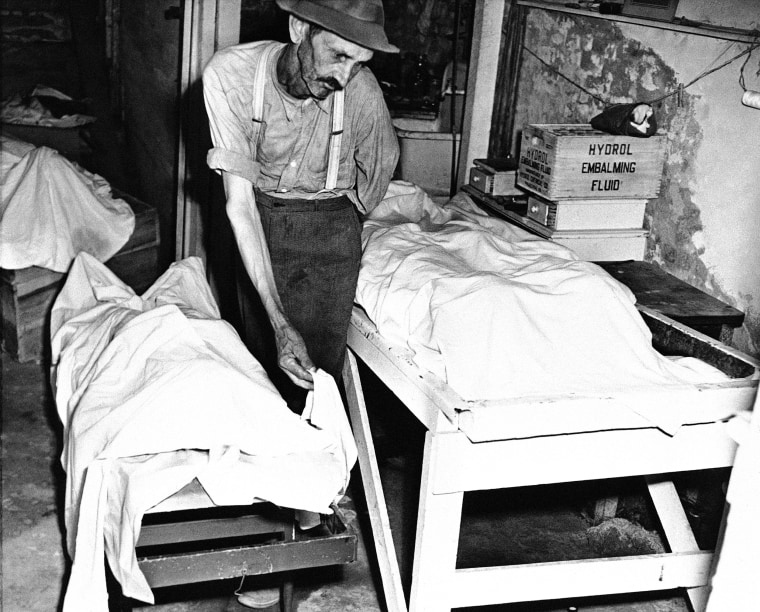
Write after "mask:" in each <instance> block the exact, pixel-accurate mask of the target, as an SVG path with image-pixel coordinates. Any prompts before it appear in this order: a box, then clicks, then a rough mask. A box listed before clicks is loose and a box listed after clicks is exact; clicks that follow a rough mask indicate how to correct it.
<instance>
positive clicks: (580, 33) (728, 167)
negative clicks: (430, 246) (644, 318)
mask: <svg viewBox="0 0 760 612" xmlns="http://www.w3.org/2000/svg"><path fill="white" fill-rule="evenodd" d="M734 1H736V2H739V3H740V4H741V3H742V0H734ZM745 8H746V7H745ZM755 10H756V12H757V21H756V23H760V5H758V6H757V7H756V9H755ZM745 27H746V25H745ZM525 45H526V47H527V48H528V49H530V50H531V51H533V52H534V53H536V54H537V55H538V56H539V57H541V58H542V59H544V60H545V61H547V62H548V63H549V64H550V65H551V66H553V67H554V68H556V69H557V70H558V71H560V72H561V73H562V74H564V75H565V76H567V77H569V78H570V79H572V80H573V81H575V82H577V83H578V84H580V85H582V86H583V87H584V88H585V89H587V90H588V91H589V92H591V93H593V94H595V95H597V96H599V97H601V98H602V99H604V100H605V101H608V102H633V101H653V100H656V99H658V98H659V97H661V96H663V95H665V94H667V93H670V92H673V91H676V92H677V91H678V90H679V86H680V85H682V84H686V83H688V82H689V81H691V80H692V79H693V78H694V77H696V76H697V75H698V74H700V73H701V72H702V71H704V70H706V69H709V68H712V67H714V66H717V65H719V64H720V63H721V62H722V61H725V60H726V59H728V58H730V57H732V56H733V55H735V54H737V53H739V52H740V51H741V50H743V49H745V48H746V45H743V44H738V43H737V44H733V45H732V43H731V42H729V41H725V40H719V39H715V38H709V37H703V36H696V35H692V34H686V33H681V32H671V31H666V30H661V29H656V28H650V27H645V26H640V25H631V24H624V23H618V22H614V21H607V20H603V19H598V18H593V17H585V16H575V15H567V14H562V13H556V12H550V11H544V10H540V9H530V10H529V11H528V14H527V27H526V37H525ZM716 58H720V59H719V60H717V59H716ZM759 59H760V51H759V52H756V53H755V54H754V55H753V56H752V57H751V58H750V61H749V62H748V65H747V67H746V68H745V80H746V82H747V86H748V87H750V88H752V84H753V83H754V84H755V87H754V89H760V79H759V78H758V77H757V72H758V69H759V68H760V62H759ZM743 60H744V58H742V60H740V61H737V62H735V63H733V64H731V65H730V66H729V67H727V68H724V69H723V70H720V71H718V72H715V73H713V74H711V75H709V76H707V77H705V78H704V79H702V80H700V81H699V82H698V83H696V84H694V85H693V86H692V87H690V88H688V89H685V90H683V91H682V92H681V93H680V94H677V95H674V96H671V97H668V98H666V99H665V100H662V101H661V102H658V103H656V104H655V105H654V107H655V115H656V117H657V121H658V125H659V127H660V128H662V129H663V130H664V131H665V133H666V134H667V155H666V163H665V169H664V173H663V180H662V186H661V190H660V196H659V198H657V199H655V200H652V201H650V202H649V205H648V206H647V214H646V219H645V226H646V227H648V229H649V230H650V236H649V239H648V241H647V248H646V255H645V259H647V260H648V261H654V262H657V263H659V264H660V265H662V267H663V268H664V269H665V270H667V271H668V272H670V273H671V274H674V275H675V276H678V277H679V278H681V279H683V280H685V281H687V282H688V283H690V284H692V285H694V286H696V287H698V288H699V289H702V290H704V291H706V292H707V293H710V294H711V295H713V296H715V297H717V298H719V299H722V300H723V301H725V302H727V303H729V304H731V305H733V306H735V307H737V308H739V309H740V310H742V311H743V312H745V314H746V319H745V324H744V326H743V328H742V329H740V330H738V331H737V332H736V333H735V334H734V344H735V345H736V346H737V347H738V348H740V349H741V350H744V351H746V352H748V353H751V354H755V355H757V354H758V353H759V352H760V265H758V264H760V240H758V239H757V234H758V230H760V195H759V194H760V156H758V154H757V150H756V149H757V143H758V142H760V110H757V109H750V108H747V107H745V106H743V105H742V104H741V101H740V100H741V94H742V89H741V87H740V86H739V82H738V77H739V70H740V68H741V64H742V62H743ZM602 108H603V104H602V103H601V102H599V101H598V100H595V99H594V98H593V97H592V96H590V95H589V94H588V93H585V92H583V91H582V90H581V89H579V88H578V87H576V86H575V85H573V84H571V83H569V82H568V81H567V80H565V79H563V78H561V77H560V76H558V75H557V74H556V73H555V72H553V71H551V70H550V69H549V68H547V67H545V66H543V65H542V64H541V63H540V62H539V61H538V60H536V59H535V58H534V57H533V56H531V55H530V54H529V53H527V52H524V54H523V61H522V65H521V69H520V86H519V91H518V99H517V113H516V116H517V119H516V125H515V129H516V132H517V133H518V135H519V131H520V130H521V128H522V126H523V125H525V124H529V123H585V122H588V121H589V119H590V118H591V117H593V116H594V115H595V114H596V113H597V112H599V111H600V110H601V109H602ZM516 142H519V140H516Z"/></svg>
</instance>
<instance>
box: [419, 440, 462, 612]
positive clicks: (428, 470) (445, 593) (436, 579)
mask: <svg viewBox="0 0 760 612" xmlns="http://www.w3.org/2000/svg"><path fill="white" fill-rule="evenodd" d="M436 437H437V436H436V434H435V433H434V432H431V431H428V432H427V433H426V435H425V454H424V457H423V462H422V482H421V485H420V507H419V511H418V513H417V537H416V541H415V546H414V570H413V577H412V592H411V596H410V601H409V612H444V611H446V612H449V611H450V610H451V601H452V599H451V592H450V590H449V589H450V587H451V586H452V582H453V579H454V572H455V570H456V561H457V549H458V546H459V526H460V524H461V519H462V499H463V497H464V494H463V493H462V492H461V491H459V492H454V493H445V494H436V493H434V492H433V483H434V481H435V470H436V468H437V463H438V461H437V458H438V444H437V439H436Z"/></svg>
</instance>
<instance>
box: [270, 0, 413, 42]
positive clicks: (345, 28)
mask: <svg viewBox="0 0 760 612" xmlns="http://www.w3.org/2000/svg"><path fill="white" fill-rule="evenodd" d="M276 3H277V6H279V7H280V8H281V9H282V10H283V11H286V12H288V13H291V14H293V15H295V16H296V17H298V18H299V19H303V20H304V21H309V22H311V23H316V24H317V25H318V26H320V27H322V28H324V29H325V30H328V31H330V32H332V33H333V34H337V35H338V36H340V37H341V38H345V39H346V40H350V41H351V42H353V43H356V44H357V45H360V46H362V47H366V48H367V49H372V50H373V51H382V52H384V53H398V52H399V48H398V47H396V46H395V45H392V44H390V43H389V42H388V37H387V36H386V35H385V30H383V28H382V27H381V26H379V25H378V24H376V23H372V22H369V21H360V20H359V19H354V18H352V17H349V16H347V15H346V14H345V13H341V12H338V11H335V10H333V9H331V8H328V7H326V6H317V5H314V4H311V3H310V2H302V1H301V0H276Z"/></svg>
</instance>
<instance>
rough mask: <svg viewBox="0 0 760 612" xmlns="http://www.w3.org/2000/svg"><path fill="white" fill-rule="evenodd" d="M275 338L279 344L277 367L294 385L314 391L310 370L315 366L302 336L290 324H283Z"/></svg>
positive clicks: (275, 332)
mask: <svg viewBox="0 0 760 612" xmlns="http://www.w3.org/2000/svg"><path fill="white" fill-rule="evenodd" d="M274 338H275V342H276V343H277V365H279V366H280V368H281V369H282V371H283V372H285V374H287V375H288V378H290V380H292V381H293V383H294V384H296V385H298V386H299V387H301V388H303V389H313V388H314V381H313V379H312V377H311V373H310V372H309V370H313V369H314V367H315V366H314V363H313V362H312V361H311V358H310V357H309V353H308V351H307V350H306V344H305V343H304V341H303V338H301V334H299V333H298V331H296V329H295V328H294V327H293V326H292V325H291V324H290V323H289V322H283V323H281V324H280V325H278V326H277V327H275V330H274Z"/></svg>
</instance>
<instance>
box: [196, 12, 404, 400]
mask: <svg viewBox="0 0 760 612" xmlns="http://www.w3.org/2000/svg"><path fill="white" fill-rule="evenodd" d="M277 5H278V6H279V7H280V8H282V9H283V10H285V11H287V12H288V13H289V14H290V15H289V31H290V38H291V43H290V44H283V43H274V42H269V41H264V42H256V43H248V44H243V45H238V46H235V47H231V48H228V49H224V50H222V51H220V52H218V53H217V54H216V55H215V56H214V57H213V58H212V60H211V61H210V62H209V64H208V66H207V67H206V69H205V71H204V75H203V87H204V95H205V99H206V108H207V111H208V115H209V123H210V128H211V135H212V140H213V144H214V148H213V149H211V150H210V151H209V155H208V164H209V167H210V168H212V169H214V170H216V171H218V172H220V173H221V175H222V177H223V180H224V187H225V192H226V196H227V204H226V209H227V214H228V217H229V219H230V222H231V225H232V228H233V231H234V234H235V239H236V242H237V245H238V251H239V254H240V258H239V259H240V263H241V264H242V265H241V267H242V270H243V273H242V274H239V275H238V293H239V294H240V295H241V296H242V299H241V310H242V311H243V312H242V318H243V327H244V333H243V335H244V336H245V337H246V338H245V339H246V342H247V344H248V346H249V348H250V349H251V351H252V352H253V353H254V355H255V356H256V357H257V358H258V359H259V360H260V361H261V362H262V363H263V364H264V366H265V367H266V368H267V370H268V372H269V374H270V376H271V377H272V379H273V381H274V382H275V384H277V386H278V388H279V389H280V392H281V393H282V394H283V396H284V397H285V398H286V399H288V400H289V403H290V404H291V405H295V406H296V407H297V406H298V404H299V403H300V402H301V401H302V395H303V394H305V391H300V393H296V394H295V399H293V398H294V394H293V391H294V388H293V385H296V386H297V387H300V388H301V389H309V388H311V387H312V377H311V373H310V370H312V369H313V368H315V367H319V368H322V369H323V370H325V371H326V372H328V373H329V374H332V375H333V376H334V377H338V376H339V375H340V371H341V367H342V362H343V357H344V354H345V344H346V332H347V329H348V322H349V318H350V313H351V308H352V304H353V297H354V293H355V290H356V279H357V276H358V269H359V260H360V257H361V241H360V233H361V222H360V219H361V216H362V215H363V214H366V213H368V212H369V211H371V210H372V209H373V208H374V207H375V206H376V205H377V204H378V202H379V201H380V200H381V199H382V197H383V195H384V194H385V191H386V189H387V187H388V183H389V181H390V178H391V175H392V173H393V170H394V168H395V166H396V162H397V160H398V143H397V141H396V136H395V132H394V130H393V126H392V124H391V119H390V115H389V113H388V109H387V107H386V106H385V102H384V100H383V96H382V92H381V90H380V87H379V86H378V84H377V81H376V80H375V78H374V76H373V75H372V73H371V72H370V70H369V69H368V68H366V66H365V63H366V62H367V61H368V60H369V59H370V58H371V57H372V55H373V53H374V52H375V51H384V52H387V53H396V52H398V48H396V47H395V46H393V45H391V44H390V43H389V42H388V39H387V37H386V35H385V32H384V29H383V25H384V15H383V7H382V2H381V0H277ZM253 289H255V292H254V291H253ZM258 299H260V304H261V305H263V308H264V310H265V312H266V316H265V317H263V318H264V319H265V322H266V320H267V319H268V323H269V324H271V331H269V332H268V335H269V337H270V338H271V336H272V332H273V337H274V345H275V350H272V346H271V344H270V345H269V347H267V345H266V342H265V339H266V334H265V333H263V331H262V327H261V325H260V320H258V321H257V320H256V317H255V316H251V315H252V312H253V311H255V304H254V302H255V301H256V300H258ZM259 319H261V317H259ZM267 353H269V354H271V353H276V365H275V364H274V363H273V360H272V359H270V357H269V356H268V355H267ZM277 366H279V367H277ZM280 370H281V371H282V372H284V373H285V374H286V375H287V378H285V377H282V376H279V377H278V373H279V371H280ZM288 379H289V381H290V382H288ZM299 398H300V399H299Z"/></svg>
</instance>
